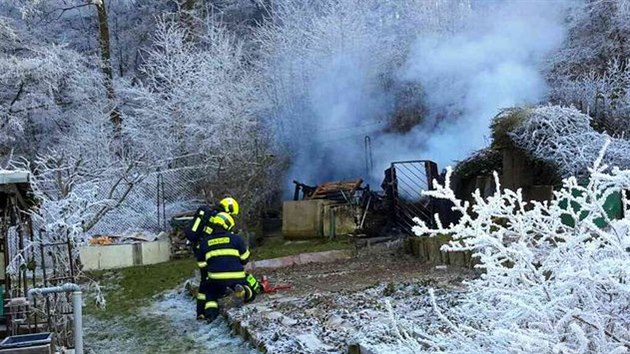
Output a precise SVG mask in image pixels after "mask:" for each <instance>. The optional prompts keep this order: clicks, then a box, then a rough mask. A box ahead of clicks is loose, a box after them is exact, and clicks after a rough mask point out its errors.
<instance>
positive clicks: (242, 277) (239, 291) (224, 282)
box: [197, 212, 261, 321]
mask: <svg viewBox="0 0 630 354" xmlns="http://www.w3.org/2000/svg"><path fill="white" fill-rule="evenodd" d="M208 223H209V227H210V228H211V229H212V231H211V232H210V233H209V234H208V233H206V234H205V235H204V236H203V238H202V239H201V240H200V242H199V250H198V254H199V255H203V261H201V262H199V263H198V264H199V266H200V267H202V266H203V269H202V276H204V275H205V277H206V278H205V279H202V284H201V285H200V288H199V294H198V296H197V317H198V318H199V319H205V320H208V321H212V320H214V319H215V318H216V317H217V316H218V315H219V303H218V300H219V298H221V297H223V296H225V295H231V296H235V297H238V298H239V299H242V300H243V301H244V302H245V303H247V302H250V301H253V300H254V299H255V298H256V294H259V293H260V291H261V287H260V284H259V283H258V281H257V280H256V278H255V277H253V276H252V275H248V274H246V273H245V268H244V266H245V264H247V262H248V260H249V250H248V249H247V245H246V244H245V241H244V240H243V239H242V238H241V236H240V235H237V234H234V233H232V232H231V230H232V228H233V227H234V224H235V223H234V219H233V218H232V216H231V215H230V214H228V213H226V212H219V213H217V214H216V215H215V216H213V217H211V218H210V219H209V221H208Z"/></svg>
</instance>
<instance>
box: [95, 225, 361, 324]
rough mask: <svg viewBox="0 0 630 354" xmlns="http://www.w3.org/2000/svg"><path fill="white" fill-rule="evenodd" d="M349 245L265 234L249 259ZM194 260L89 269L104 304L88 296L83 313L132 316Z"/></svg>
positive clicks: (184, 275)
mask: <svg viewBox="0 0 630 354" xmlns="http://www.w3.org/2000/svg"><path fill="white" fill-rule="evenodd" d="M350 247H351V245H350V243H349V242H348V240H347V239H344V238H340V239H337V240H334V241H327V240H313V241H292V242H287V241H285V240H284V239H282V238H281V237H277V238H269V239H266V240H265V242H264V243H263V244H262V245H260V246H259V247H256V248H253V249H252V250H251V253H252V255H251V258H250V259H251V260H261V259H269V258H277V257H284V256H291V255H296V254H300V253H304V252H322V251H330V250H339V249H349V248H350ZM195 269H196V264H195V261H194V259H193V258H192V257H191V258H189V259H181V260H174V261H169V262H165V263H160V264H153V265H147V266H137V267H129V268H122V269H114V270H108V271H99V272H92V273H90V274H89V275H90V277H91V278H92V279H94V280H96V281H98V282H99V283H100V285H101V286H102V287H103V288H104V289H105V299H106V301H107V306H106V309H105V310H102V309H99V308H97V307H96V305H95V303H94V300H93V299H90V298H88V299H87V306H86V309H85V311H86V314H89V315H94V316H95V317H97V318H99V319H111V318H114V317H116V316H123V317H126V316H132V315H133V314H134V311H135V310H137V309H138V308H140V307H144V306H146V305H148V304H149V303H150V301H151V298H152V297H153V296H155V295H157V294H160V293H162V292H164V291H166V290H171V289H174V288H176V287H177V286H179V285H181V284H182V283H183V282H184V281H185V280H186V279H188V278H190V277H192V275H193V272H194V270H195Z"/></svg>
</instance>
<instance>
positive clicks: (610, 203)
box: [559, 181, 623, 228]
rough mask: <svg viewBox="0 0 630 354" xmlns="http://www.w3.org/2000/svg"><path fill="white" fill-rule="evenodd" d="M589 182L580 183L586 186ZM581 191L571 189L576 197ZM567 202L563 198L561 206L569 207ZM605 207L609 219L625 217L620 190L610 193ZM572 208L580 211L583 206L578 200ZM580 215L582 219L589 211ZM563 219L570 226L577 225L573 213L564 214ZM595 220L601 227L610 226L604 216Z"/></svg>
mask: <svg viewBox="0 0 630 354" xmlns="http://www.w3.org/2000/svg"><path fill="white" fill-rule="evenodd" d="M587 183H588V181H584V182H581V183H580V185H581V186H586V184H587ZM581 193H582V192H581V191H579V190H576V189H574V190H573V191H571V194H572V195H573V196H574V197H579V196H580V195H581ZM567 204H568V201H567V200H561V201H560V202H559V206H560V207H561V208H563V209H565V210H566V209H567V208H568V205H567ZM603 207H604V211H605V212H606V216H608V218H609V219H611V220H614V219H621V218H623V203H622V201H621V193H620V192H615V193H612V194H611V195H609V196H608V198H606V201H605V202H604V205H603ZM571 209H573V210H574V211H575V212H579V211H580V209H582V207H581V206H580V205H579V204H578V203H576V202H571ZM578 216H579V219H580V220H583V219H584V218H586V217H587V216H588V212H587V211H582V212H581V213H579V214H578ZM561 219H562V223H563V224H565V225H567V226H570V227H574V226H575V219H574V218H573V217H572V216H571V215H569V214H563V215H562V216H561ZM594 222H595V225H597V226H598V227H600V228H604V227H606V226H608V224H607V223H606V219H605V218H604V217H603V216H602V217H599V218H596V219H595V220H594Z"/></svg>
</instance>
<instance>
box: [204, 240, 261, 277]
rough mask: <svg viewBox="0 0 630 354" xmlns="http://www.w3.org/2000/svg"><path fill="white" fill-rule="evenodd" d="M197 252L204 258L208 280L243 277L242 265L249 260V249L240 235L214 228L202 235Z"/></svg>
mask: <svg viewBox="0 0 630 354" xmlns="http://www.w3.org/2000/svg"><path fill="white" fill-rule="evenodd" d="M198 252H199V255H203V259H204V260H205V271H206V272H207V279H208V280H210V281H213V280H243V279H245V268H244V265H245V264H247V261H248V260H249V250H248V249H247V245H246V244H245V241H243V239H242V238H241V236H240V235H237V234H233V233H231V232H229V231H225V230H215V231H213V232H212V233H211V234H210V235H206V236H204V237H203V239H202V240H201V242H200V243H199V250H198ZM200 265H201V264H200Z"/></svg>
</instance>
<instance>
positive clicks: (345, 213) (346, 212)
mask: <svg viewBox="0 0 630 354" xmlns="http://www.w3.org/2000/svg"><path fill="white" fill-rule="evenodd" d="M443 178H444V176H443V175H440V174H439V173H438V168H437V164H436V163H435V162H433V161H428V160H413V161H396V162H393V163H392V164H391V165H390V167H389V168H388V169H386V170H385V173H384V179H383V182H382V183H381V188H382V190H380V191H378V192H376V191H373V190H371V189H370V186H369V185H365V186H363V180H362V179H355V180H349V181H334V182H326V183H322V184H319V185H317V186H311V185H307V184H304V183H301V182H298V181H294V183H295V191H294V198H293V200H292V201H287V202H285V203H284V206H283V235H284V236H285V238H287V239H303V238H318V237H334V236H335V235H337V234H351V235H353V236H356V237H372V236H383V234H388V235H403V236H404V235H411V234H412V227H413V226H414V225H415V223H414V221H413V219H414V218H416V217H418V218H420V219H422V220H424V221H425V222H426V223H428V224H432V223H433V220H434V217H433V215H434V214H435V213H436V212H440V218H443V219H442V221H443V222H449V221H450V220H452V219H453V217H452V212H451V210H450V206H449V205H446V204H445V203H444V201H439V200H434V199H433V198H431V197H428V196H425V195H423V191H428V190H432V189H434V182H435V181H438V183H443Z"/></svg>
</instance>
